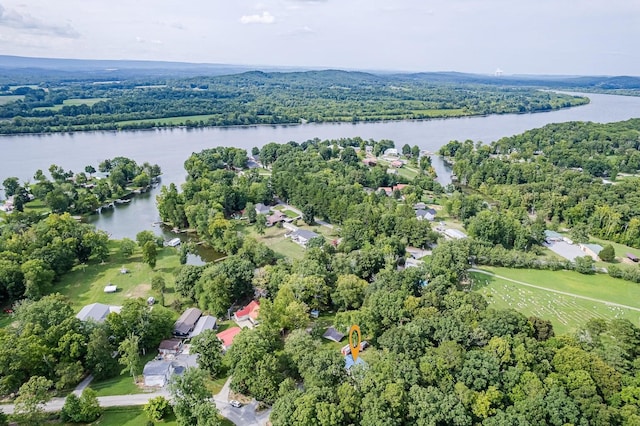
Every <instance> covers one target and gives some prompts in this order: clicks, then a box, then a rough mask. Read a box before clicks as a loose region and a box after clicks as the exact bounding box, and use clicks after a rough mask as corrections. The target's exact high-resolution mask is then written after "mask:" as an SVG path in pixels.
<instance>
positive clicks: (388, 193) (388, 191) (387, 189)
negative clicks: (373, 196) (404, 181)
mask: <svg viewBox="0 0 640 426" xmlns="http://www.w3.org/2000/svg"><path fill="white" fill-rule="evenodd" d="M381 191H384V193H385V195H386V196H387V197H391V196H392V195H393V188H391V187H390V186H381V187H379V188H378V191H377V192H381Z"/></svg>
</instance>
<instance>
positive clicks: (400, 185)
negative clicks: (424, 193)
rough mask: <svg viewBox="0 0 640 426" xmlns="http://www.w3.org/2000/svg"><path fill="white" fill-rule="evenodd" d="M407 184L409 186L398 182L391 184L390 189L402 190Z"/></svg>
mask: <svg viewBox="0 0 640 426" xmlns="http://www.w3.org/2000/svg"><path fill="white" fill-rule="evenodd" d="M407 186H409V185H407V184H406V183H399V184H397V185H394V186H392V187H391V189H392V190H394V191H402V190H403V189H405V188H406V187H407Z"/></svg>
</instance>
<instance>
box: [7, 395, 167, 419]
mask: <svg viewBox="0 0 640 426" xmlns="http://www.w3.org/2000/svg"><path fill="white" fill-rule="evenodd" d="M156 396H164V397H165V398H169V392H167V391H166V390H161V391H158V392H149V393H140V394H135V395H112V396H99V397H98V402H99V403H100V406H101V407H121V406H128V405H144V404H146V403H147V402H148V401H149V400H150V399H151V398H153V397H156ZM64 401H65V398H53V399H51V401H49V402H48V403H47V404H46V405H45V406H44V411H47V412H54V411H60V410H62V406H63V405H64ZM14 408H15V406H14V404H8V405H0V410H2V411H3V412H4V413H5V414H13V410H14Z"/></svg>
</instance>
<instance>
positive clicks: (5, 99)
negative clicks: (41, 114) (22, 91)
mask: <svg viewBox="0 0 640 426" xmlns="http://www.w3.org/2000/svg"><path fill="white" fill-rule="evenodd" d="M22 99H24V95H2V96H0V105H5V104H8V103H11V102H15V101H19V100H22Z"/></svg>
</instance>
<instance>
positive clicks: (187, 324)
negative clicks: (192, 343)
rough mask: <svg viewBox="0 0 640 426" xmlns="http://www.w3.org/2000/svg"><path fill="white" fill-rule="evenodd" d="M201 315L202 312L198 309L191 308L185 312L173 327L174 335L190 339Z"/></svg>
mask: <svg viewBox="0 0 640 426" xmlns="http://www.w3.org/2000/svg"><path fill="white" fill-rule="evenodd" d="M201 315H202V311H201V310H200V309H198V308H189V309H187V310H186V311H184V312H183V314H182V315H180V318H178V321H176V323H175V325H174V326H173V334H174V335H175V336H177V337H182V338H186V337H189V333H191V332H192V331H193V328H194V327H195V326H196V323H197V322H198V319H200V316H201Z"/></svg>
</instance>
